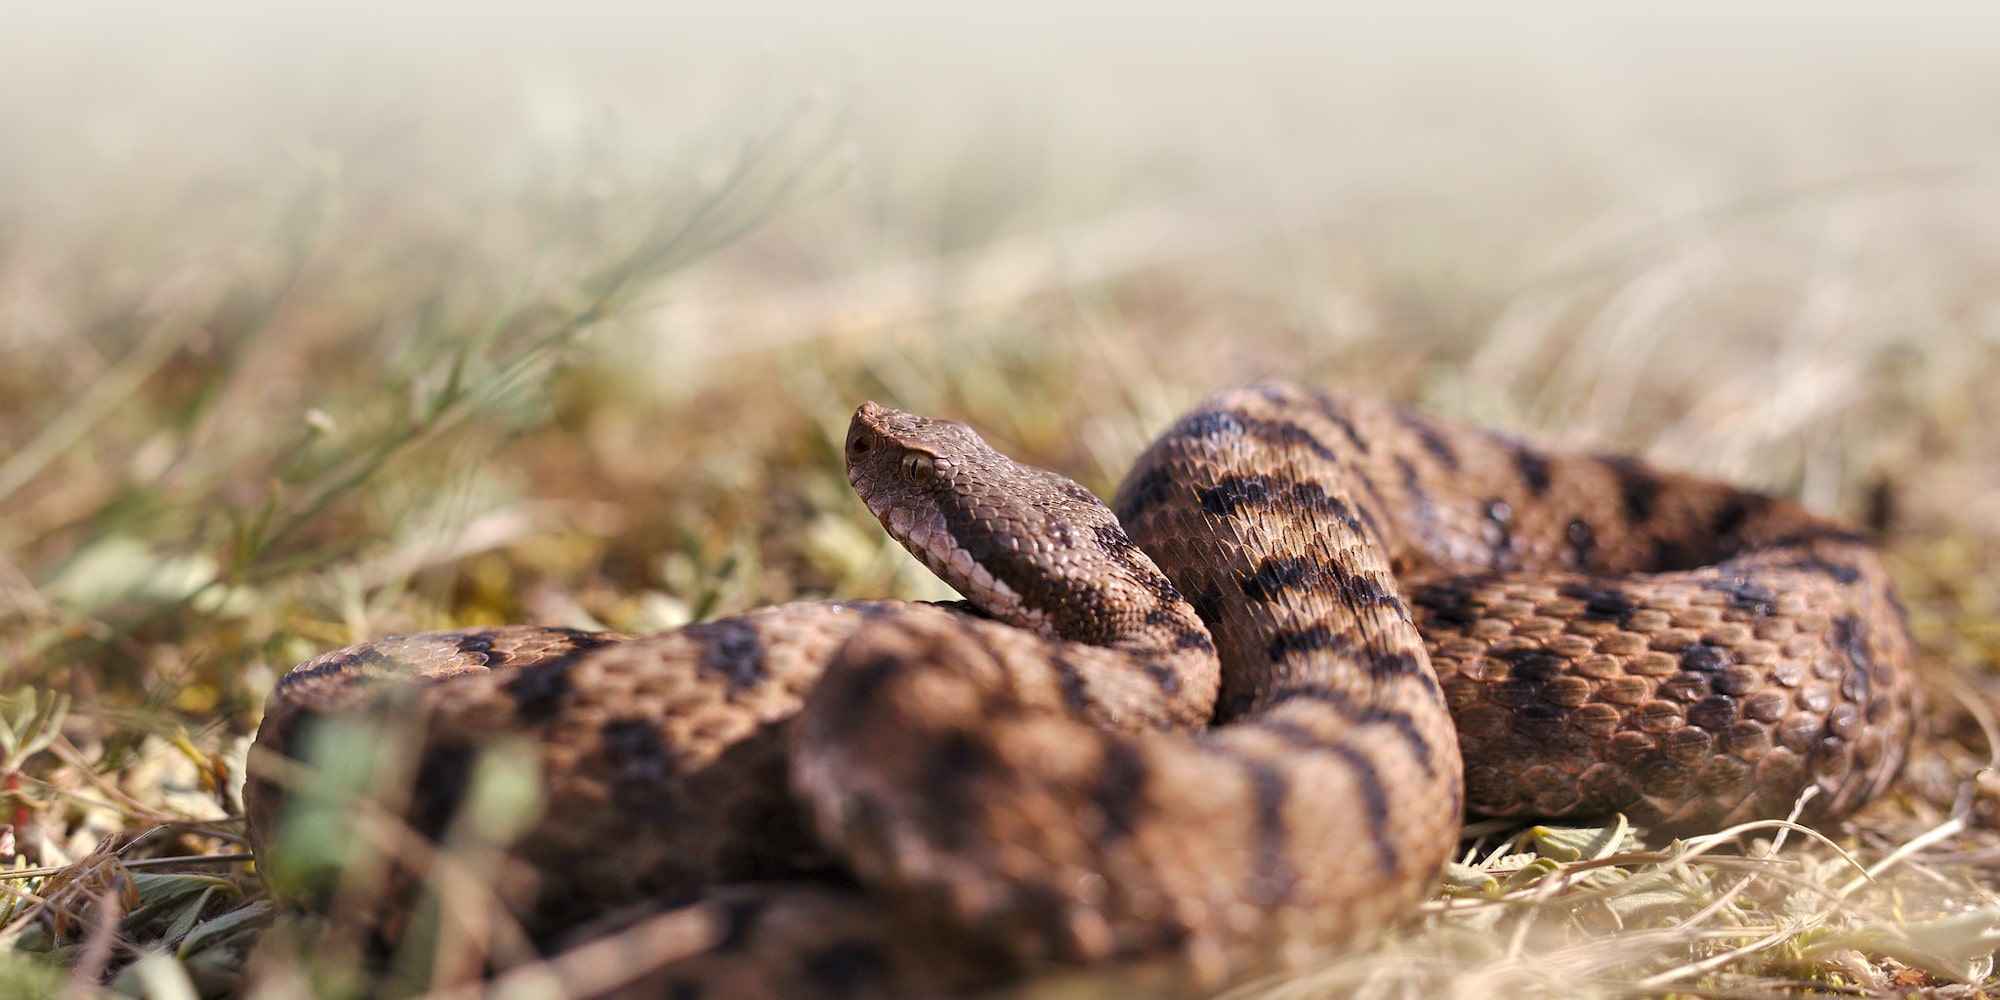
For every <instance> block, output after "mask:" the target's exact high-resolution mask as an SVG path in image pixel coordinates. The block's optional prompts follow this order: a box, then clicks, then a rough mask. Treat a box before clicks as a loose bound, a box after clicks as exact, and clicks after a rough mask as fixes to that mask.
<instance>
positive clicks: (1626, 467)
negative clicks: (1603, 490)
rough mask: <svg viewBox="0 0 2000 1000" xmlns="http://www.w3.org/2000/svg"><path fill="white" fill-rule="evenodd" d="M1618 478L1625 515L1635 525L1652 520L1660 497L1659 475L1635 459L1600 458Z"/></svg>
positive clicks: (1621, 457) (1619, 456) (1619, 493)
mask: <svg viewBox="0 0 2000 1000" xmlns="http://www.w3.org/2000/svg"><path fill="white" fill-rule="evenodd" d="M1600 461H1602V462H1603V463H1604V467H1605V468H1607V469H1610V470H1611V474H1612V476H1614V477H1616V478H1617V480H1618V496H1619V498H1620V500H1622V501H1623V502H1624V504H1625V516H1626V517H1627V518H1630V519H1631V521H1632V523H1633V524H1635V525H1639V524H1645V523H1646V522H1647V521H1649V520H1652V517H1653V511H1654V508H1655V507H1656V506H1657V505H1658V503H1659V499H1660V477H1659V476H1657V475H1655V474H1654V473H1653V471H1652V470H1651V469H1648V468H1646V467H1645V466H1643V465H1640V464H1639V463H1638V461H1637V460H1635V459H1631V458H1626V457H1624V456H1622V455H1611V456H1606V457H1604V458H1602V459H1600Z"/></svg>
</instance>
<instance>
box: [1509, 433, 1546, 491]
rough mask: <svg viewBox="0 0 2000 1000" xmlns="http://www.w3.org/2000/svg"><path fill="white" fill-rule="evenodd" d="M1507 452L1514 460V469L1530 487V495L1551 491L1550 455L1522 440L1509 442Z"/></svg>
mask: <svg viewBox="0 0 2000 1000" xmlns="http://www.w3.org/2000/svg"><path fill="white" fill-rule="evenodd" d="M1507 454H1508V456H1509V457H1510V458H1512V459H1513V460H1514V471H1515V472H1517V473H1519V474H1520V476H1521V482H1522V483H1524V484H1525V485H1526V486H1527V487H1528V495H1530V496H1534V497H1540V496H1541V495H1543V494H1545V493H1547V492H1548V491H1549V459H1548V456H1546V455H1543V454H1542V453H1541V452H1540V451H1538V450H1536V449H1535V448H1533V447H1531V446H1529V445H1527V444H1524V443H1522V442H1520V441H1509V442H1507Z"/></svg>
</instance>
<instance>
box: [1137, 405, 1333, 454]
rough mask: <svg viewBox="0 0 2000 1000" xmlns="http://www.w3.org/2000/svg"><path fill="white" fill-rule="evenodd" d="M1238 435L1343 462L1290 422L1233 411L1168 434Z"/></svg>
mask: <svg viewBox="0 0 2000 1000" xmlns="http://www.w3.org/2000/svg"><path fill="white" fill-rule="evenodd" d="M1234 434H1241V435H1244V436H1246V437H1251V438H1255V439H1256V440H1258V441H1261V442H1263V443H1265V444H1267V445H1270V446H1272V447H1275V448H1287V447H1299V448H1304V449H1306V450H1307V451H1310V452H1312V453H1313V454H1314V455H1315V456H1318V457H1319V458H1321V459H1324V460H1326V461H1328V462H1333V463H1336V464H1337V463H1338V462H1339V461H1340V456H1339V455H1336V454H1335V453H1334V451H1333V449H1331V448H1328V447H1327V446H1326V442H1324V441H1321V440H1320V439H1319V438H1318V437H1317V436H1316V435H1314V434H1313V432H1312V431H1310V430H1307V429H1306V428H1304V427H1302V426H1300V425H1298V424H1295V423H1293V422H1291V421H1289V420H1268V419H1265V418H1263V417H1253V416H1250V415H1249V414H1244V413H1237V412H1234V411H1231V410H1210V411H1207V412H1204V413H1197V414H1194V415H1192V416H1189V417H1188V418H1187V419H1185V420H1182V421H1181V422H1180V423H1179V424H1177V425H1175V426H1174V427H1173V428H1171V429H1170V430H1168V431H1167V437H1170V438H1179V437H1186V438H1193V439H1196V440H1200V439H1205V438H1213V437H1223V436H1227V435H1234Z"/></svg>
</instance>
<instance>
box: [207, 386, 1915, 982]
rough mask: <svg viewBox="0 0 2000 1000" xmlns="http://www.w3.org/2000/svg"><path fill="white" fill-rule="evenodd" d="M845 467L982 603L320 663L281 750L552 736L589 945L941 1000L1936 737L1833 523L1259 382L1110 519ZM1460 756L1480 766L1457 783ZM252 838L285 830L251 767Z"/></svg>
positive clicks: (1318, 925)
mask: <svg viewBox="0 0 2000 1000" xmlns="http://www.w3.org/2000/svg"><path fill="white" fill-rule="evenodd" d="M846 454H847V462H848V469H849V479H850V481H851V482H852V483H853V484H854V486H855V489H856V491H857V492H858V493H859V494H860V496H861V498H862V499H863V500H864V501H865V502H866V503H867V505H868V507H869V509H870V510H871V511H872V512H874V513H875V515H876V516H877V517H878V518H879V519H880V520H881V521H882V523H883V525H884V526H885V527H886V528H887V529H888V530H889V532H890V533H891V534H892V535H894V536H895V537H896V538H897V539H898V540H899V541H901V542H902V543H903V544H904V545H905V546H907V547H908V548H909V549H910V550H911V551H912V552H913V553H915V554H916V555H917V556H918V557H919V558H921V559H922V560H923V561H924V562H926V563H927V564H928V565H929V566H930V567H931V568H932V569H933V570H934V571H936V572H937V573H938V574H939V575H941V576H942V577H944V578H945V579H946V580H947V581H948V582H950V583H951V584H952V585H953V586H955V587H956V588H958V590H959V591H960V592H961V593H963V594H965V595H966V597H967V598H969V600H970V602H971V604H973V605H975V606H976V607H977V612H972V611H968V610H965V609H961V608H957V607H952V606H939V605H923V604H904V603H897V602H878V601H855V602H836V603H821V604H796V605H786V606H783V607H777V608H769V609H764V610H761V611H758V612H754V613H751V614H748V615H744V616H741V617H738V618H733V619H726V620H721V621H714V622H708V623H704V624H701V625H696V626H692V627H690V628H687V629H684V630H681V631H678V632H674V633H670V634H663V635H656V636H650V637H646V638H639V639H626V638H624V637H617V636H606V635H602V634H595V633H578V632H569V631H565V630H558V629H543V628H500V629H473V630H467V631H463V632H453V633H435V634H428V635H421V636H413V637H407V638H399V639H385V640H379V641H376V642H372V643H366V644H363V645H361V646H356V647H351V648H349V649H345V650H341V651H338V652H335V653H329V654H327V655H325V656H322V657H319V658H318V659H315V660H312V661H310V662H308V663H305V664H302V665H301V666H299V667H298V668H296V669H294V670H293V671H292V672H291V673H290V674H288V675H287V676H286V677H285V678H284V679H283V680H282V681H281V682H280V684H279V685H278V687H277V689H276V690H275V691H274V692H273V694H272V696H271V700H270V704H269V707H268V712H267V718H266V722H265V724H264V726H263V728H262V730H261V731H260V733H259V742H260V744H261V745H263V746H264V747H266V748H268V749H273V750H277V751H279V752H284V751H285V750H286V749H287V747H288V746H291V745H294V744H296V743H297V741H298V739H299V734H300V731H301V727H302V724H303V723H305V722H307V721H308V720H310V719H313V718H317V717H319V716H322V715H325V714H329V713H337V712H342V711H351V710H357V709H359V708H361V707H362V706H364V705H366V704H369V703H371V700H372V698H373V693H374V692H376V691H377V690H378V689H380V688H381V687H383V686H384V685H385V684H386V685H389V686H391V687H403V688H405V689H408V688H409V685H408V682H409V681H411V680H412V679H421V680H423V681H426V682H428V683H425V684H422V685H419V686H417V687H416V688H415V690H416V691H417V692H418V698H419V700H420V701H421V703H422V704H421V712H422V718H423V732H424V736H423V747H422V750H421V752H420V754H419V755H418V757H417V763H416V764H415V766H414V768H413V770H414V782H415V783H414V788H413V791H412V792H411V800H410V801H411V805H410V807H409V809H408V810H406V814H407V816H408V817H409V819H410V821H411V822H412V824H413V825H415V826H416V827H418V829H419V830H420V831H422V832H426V833H430V834H433V835H434V834H436V833H438V832H439V831H440V830H442V829H443V828H444V826H445V824H446V822H447V821H448V819H449V817H450V816H451V814H452V812H453V811H454V809H455V806H456V803H457V801H458V799H459V797H460V796H461V795H462V794H463V792H464V788H465V784H466V780H467V779H466V772H467V770H468V768H467V766H466V765H467V761H469V760H470V759H471V758H472V756H473V755H474V754H476V753H477V752H478V750H479V749H480V748H481V747H483V746H485V745H487V744H489V743H490V742H491V741H492V740H494V739H495V738H496V737H497V736H500V735H503V734H506V735H511V736H514V737H518V736H521V735H525V736H527V737H528V738H530V739H532V740H533V742H534V745H535V747H536V748H537V753H538V754H539V759H540V764H541V767H542V771H543V774H544V780H545V783H546V786H547V790H546V797H547V808H546V810H545V815H544V818H543V819H542V820H541V822H540V823H539V825H538V826H536V827H535V828H534V829H533V830H531V831H530V832H529V833H528V834H526V835H525V836H523V837H521V838H520V839H519V840H518V841H517V843H516V845H515V847H514V848H513V851H514V853H515V854H516V855H518V856H519V857H520V858H522V859H524V860H525V861H527V862H528V863H529V864H530V865H531V866H532V867H533V868H534V869H535V870H536V871H538V872H540V873H541V877H540V878H539V879H538V880H535V881H533V883H532V884H529V885H525V886H517V887H513V891H512V895H511V896H510V901H511V902H512V903H513V904H514V905H515V906H516V907H517V908H518V912H519V913H520V914H521V916H522V917H523V919H524V920H525V921H526V924H527V926H528V928H529V929H530V931H531V932H534V933H536V934H538V935H542V936H553V935H555V934H557V933H558V932H559V931H561V930H562V929H563V928H565V927H569V926H572V925H575V924H577V923H579V922H581V921H584V920H587V919H589V918H590V917H591V916H592V915H593V914H596V913H600V912H602V911H604V910H605V909H607V908H609V907H612V906H616V905H618V904H621V903H628V902H635V901H642V900H650V901H653V902H655V903H659V904H661V905H671V904H674V903H694V904H696V905H701V906H707V907H709V908H711V910H712V911H713V913H714V914H715V921H716V926H717V930H716V935H715V938H716V942H717V943H716V947H714V948H713V949H711V950H710V951H708V952H707V953H705V954H701V955H698V956H695V957H693V958H689V959H686V960H683V961H680V962H676V963H674V964H671V965H668V966H667V967H666V968H665V969H663V970H660V971H659V972H658V973H657V974H655V975H654V976H653V977H652V978H651V979H649V980H647V981H646V982H644V983H642V984H638V985H636V986H635V987H634V988H635V989H636V990H639V991H641V992H643V993H646V994H650V995H671V996H676V997H682V996H695V995H703V994H704V993H707V994H709V995H731V996H736V995H744V996H749V995H756V994H758V993H760V992H762V993H766V994H775V995H840V996H864V995H866V996H873V995H900V994H931V993H937V992H943V991H948V990H953V989H959V988H964V987H968V986H972V985H977V984H981V983H988V982H993V981H997V980H1001V979H1005V978H1008V977H1011V976H1016V975H1019V974H1021V973H1022V972H1023V970H1026V969H1030V968H1032V967H1036V966H1038V965H1040V964H1043V963H1047V962H1056V963H1107V962H1115V961H1125V960H1137V959H1164V960H1165V961H1167V962H1169V963H1171V964H1172V965H1173V966H1174V967H1175V968H1177V969H1178V970H1180V971H1179V974H1180V975H1182V976H1184V977H1186V978H1187V980H1188V981H1190V982H1192V983H1194V984H1197V985H1214V984H1219V983H1223V982H1226V981H1228V980H1230V979H1232V978H1236V977H1239V976H1242V975H1244V974H1247V973H1250V972H1254V971H1258V970H1262V969H1266V968H1270V967H1274V966H1279V965H1286V964H1293V963H1297V962H1299V961H1303V960H1305V959H1307V958H1309V957H1311V956H1312V955H1314V954H1319V953H1323V952H1325V951H1327V950H1329V949H1333V948H1346V947H1353V946H1356V945H1358V944H1360V943H1363V942H1365V941H1367V940H1368V939H1369V938H1370V937H1371V936H1372V935H1373V934H1374V933H1375V932H1376V931H1377V930H1379V929H1380V928H1381V927H1382V926H1384V925H1385V924H1386V923H1387V922H1388V921H1390V920H1391V919H1393V918H1394V917H1395V916H1397V915H1398V914H1400V913H1402V912H1404V911H1406V910H1407V909H1408V908H1409V907H1410V906H1411V905H1412V904H1413V903H1415V902H1416V901H1417V900H1419V899H1420V898H1422V897H1423V896H1424V895H1425V894H1426V892H1427V891H1428V890H1429V889H1430V887H1431V886H1432V884H1433V883H1434V881H1435V878H1436V876H1437V873H1438V870H1439V866H1440V864H1441V863H1442V862H1443V860H1444V859H1445V857H1446V856H1447V854H1448V852H1449V851H1450V850H1451V849H1452V847H1453V845H1454V844H1455V843H1456V838H1457V835H1458V828H1459V823H1460V819H1461V815H1462V811H1463V810H1464V809H1471V810H1473V811H1475V812H1478V813H1483V814H1488V815H1498V816H1537V817H1562V816H1580V817H1587V816H1604V815H1609V814H1611V813H1616V812H1622V813H1624V814H1625V815H1627V816H1629V817H1631V818H1632V819H1633V821H1635V822H1637V823H1639V824H1642V825H1644V826H1647V827H1649V828H1651V829H1653V830H1656V831H1669V832H1673V831H1688V830H1698V829H1704V828H1714V827H1717V826H1719V825H1722V824H1726V823H1730V822H1734V821H1739V820H1744V819H1749V818H1753V817H1766V816H1775V815H1785V814H1787V813H1788V812H1789V811H1791V810H1792V809H1793V807H1794V804H1795V803H1796V802H1797V801H1798V800H1799V799H1800V796H1801V793H1802V792H1803V791H1805V790H1806V789H1808V788H1811V789H1816V792H1815V793H1814V794H1812V795H1810V796H1808V797H1807V799H1806V802H1805V815H1806V817H1807V818H1808V819H1818V820H1831V819H1836V818H1838V817H1840V816H1843V815H1846V814H1847V813H1849V812H1851V811H1852V810H1854V809H1855V808H1857V807H1858V806H1859V805H1861V804H1862V803H1863V802H1864V801H1866V800H1867V799H1868V798H1869V797H1870V796H1872V795H1874V794H1875V793H1877V792H1879V791H1881V790H1882V789H1883V788H1884V787H1885V786H1886V785H1887V784H1888V783H1889V782H1891V781H1892V780H1893V779H1894V777H1895V776H1896V773H1897V771H1898V770H1899V768H1900V767H1901V765H1902V761H1903V757H1904V754H1905V752H1906V747H1907V745H1908V740H1909V737H1910V734H1911V729H1912V726H1913V719H1914V717H1915V705H1914V702H1915V697H1916V695H1915V682H1914V679H1913V664H1912V660H1913V651H1912V646H1911V642H1910V639H1909V637H1908V634H1907V632H1906V630H1905V627H1904V623H1903V616H1902V611H1901V609H1900V607H1899V606H1898V605H1897V603H1896V599H1895V597H1894V595H1893V593H1892V591H1891V587H1890V583H1889V580H1888V577H1887V574H1886V573H1885V571H1884V569H1883V567H1882V565H1881V563H1880V560H1879V558H1878V557H1877V555H1876V554H1875V553H1874V552H1873V551H1872V550H1871V549H1870V548H1869V547H1868V546H1867V545H1866V544H1864V543H1863V542H1862V541H1861V540H1860V539H1859V538H1857V537H1856V536H1855V535H1853V534H1852V533H1850V532H1847V531H1845V530H1843V529H1841V528H1839V527H1837V526H1835V525H1832V524H1830V523H1828V522H1826V521H1823V520H1821V519H1818V518H1816V517H1814V516H1813V515H1811V514H1809V513H1807V512H1806V511H1804V510H1803V509H1802V508H1800V507H1799V506H1797V505H1796V504H1793V503H1790V502H1787V501H1783V500H1777V499H1772V498H1767V497H1763V496H1759V495H1755V494H1751V493H1746V492H1743V491H1741V490H1738V489H1734V488H1731V487H1728V486H1724V485H1721V484H1717V483H1712V482H1708V481H1703V480H1699V479H1695V478H1691V477H1688V476H1683V475H1678V474H1674V473H1670V472H1664V471H1658V470H1654V469H1651V468H1648V467H1646V466H1643V465H1641V464H1639V463H1637V462H1634V461H1631V460H1628V459H1622V458H1607V457H1599V456H1591V455H1582V454H1558V453H1551V452H1546V451H1542V450H1540V449H1537V448H1535V447H1533V446H1531V445H1528V444H1525V443H1522V442H1519V441H1515V440H1513V439H1510V438H1507V437H1503V436H1499V435H1495V434H1490V433H1486V432H1482V431H1478V430H1473V429H1468V428H1463V427H1459V426H1455V425H1451V424H1448V423H1445V422H1442V421H1435V420H1431V419H1428V418H1425V417H1422V416H1420V415H1417V414H1415V413H1412V412H1409V411H1405V410H1402V409H1398V408H1395V407H1392V406H1390V405H1387V404H1384V403H1380V402H1376V401H1372V400H1368V399H1361V398H1343V397H1335V396H1329V395H1326V394H1322V393H1318V392H1314V391H1311V390H1307V389H1302V388H1297V387H1293V386H1288V385H1277V384H1265V385H1255V386H1249V387H1245V388H1242V389H1236V390H1231V391H1228V392H1224V393H1221V394H1219V395H1217V396H1215V397H1213V398H1211V399H1209V400H1207V401H1206V402H1204V403H1203V404H1201V405H1200V406H1199V407H1198V408H1197V409H1195V410H1194V411H1193V412H1191V413H1190V414H1188V415H1187V416H1185V417H1184V418H1182V419H1181V420H1180V421H1179V422H1177V423H1176V424H1175V425H1174V426H1173V427H1171V428H1170V429H1169V430H1168V431H1167V432H1166V433H1165V434H1164V435H1163V436H1162V437H1161V438H1160V439H1159V440H1158V441H1156V442H1155V443H1154V444H1153V445H1152V446H1151V448H1149V449H1148V450H1147V451H1146V453H1145V454H1144V455H1143V456H1141V458H1140V459H1139V461H1138V463H1137V465H1136V466H1135V468H1134V469H1133V471H1132V472H1131V474H1130V475H1129V476H1128V478H1127V479H1126V481H1125V483H1124V485H1123V487H1122V488H1121V489H1120V491H1119V495H1118V498H1117V501H1116V504H1115V506H1116V509H1117V511H1118V514H1117V516H1116V517H1115V518H1114V516H1113V515H1112V513H1111V511H1110V510H1108V509H1106V508H1105V506H1104V505H1103V504H1102V503H1100V502H1099V501H1098V500H1097V499H1096V498H1095V497H1093V496H1091V494H1090V493H1089V492H1088V491H1086V490H1084V489H1083V488H1082V487H1080V486H1077V485H1076V484H1075V483H1072V482H1070V481H1069V480H1067V479H1064V478H1062V477H1060V476H1057V475H1055V474H1053V473H1049V472H1045V471H1042V470H1039V469H1034V468H1030V467H1026V466H1022V465H1018V464H1016V463H1014V462H1012V461H1010V460H1008V459H1007V458H1005V457H1004V456H1002V455H1000V454H999V453H997V452H995V451H993V450H992V449H991V448H989V447H988V446H987V445H986V444H985V443H984V442H983V441H981V440H980V439H979V438H978V436H977V435H975V434H974V433H973V432H972V431H971V430H969V429H968V428H966V427H964V426H963V425H961V424H955V423H950V422H945V421H935V420H928V419H925V418H921V417H916V416H911V415H908V414H903V413H899V412H896V411H894V410H889V409H886V408H883V407H880V406H877V405H875V404H872V403H870V404H867V405H864V406H863V407H861V409H860V410H859V411H858V412H857V413H856V414H855V417H854V421H853V423H852V425H851V428H850V431H849V433H848V437H847V444H846ZM1461 761H1462V762H1463V763H1462V764H1461ZM252 779H253V780H252V781H251V782H250V785H249V787H248V791H247V793H246V798H247V799H248V804H249V808H250V818H251V829H252V835H253V839H254V840H255V842H256V843H257V844H258V845H259V850H260V852H261V851H267V850H268V849H269V847H270V843H269V842H270V839H271V831H272V829H273V827H274V824H275V821H276V815H277V810H278V808H279V806H280V805H281V803H282V801H283V798H282V796H281V795H280V794H279V791H278V785H277V784H276V783H275V781H273V780H272V779H271V777H270V776H269V775H268V774H266V773H263V772H262V771H259V770H257V769H255V768H253V774H252Z"/></svg>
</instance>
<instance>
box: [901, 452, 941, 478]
mask: <svg viewBox="0 0 2000 1000" xmlns="http://www.w3.org/2000/svg"><path fill="white" fill-rule="evenodd" d="M936 471H937V463H936V462H934V461H932V460H931V457H930V456H929V455H926V454H924V453H923V452H921V451H906V452H904V453H903V481H904V482H906V483H909V484H911V485H912V486H921V485H923V484H925V483H928V482H930V481H931V476H932V474H933V473H934V472H936Z"/></svg>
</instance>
